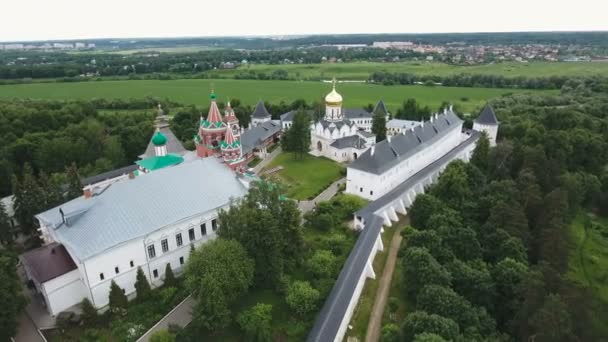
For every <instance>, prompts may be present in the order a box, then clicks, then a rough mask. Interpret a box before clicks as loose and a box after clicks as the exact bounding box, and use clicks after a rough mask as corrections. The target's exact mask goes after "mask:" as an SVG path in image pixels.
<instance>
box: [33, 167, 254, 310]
mask: <svg viewBox="0 0 608 342" xmlns="http://www.w3.org/2000/svg"><path fill="white" fill-rule="evenodd" d="M246 192H247V183H246V182H244V181H242V180H241V178H239V177H238V176H237V175H236V174H235V173H234V172H233V171H232V170H231V169H230V168H228V167H227V166H226V165H224V164H222V163H221V162H219V161H218V160H217V159H216V158H205V159H196V160H194V161H191V162H187V163H182V164H179V165H176V166H171V167H166V168H162V169H159V170H156V171H154V172H150V173H145V174H140V175H139V176H137V177H129V178H128V179H124V180H121V181H117V182H114V183H112V184H109V185H108V186H107V187H105V188H103V189H98V190H97V191H96V192H94V193H87V194H86V195H84V196H81V197H78V198H76V199H74V200H71V201H69V202H66V203H64V204H62V205H60V206H58V207H56V208H53V209H50V210H47V211H45V212H43V213H40V214H38V215H36V218H37V219H38V221H39V223H40V229H39V230H40V232H41V236H42V238H43V240H44V242H45V246H44V247H42V248H39V249H36V250H33V251H30V252H27V253H25V254H23V255H22V256H21V261H22V263H23V265H24V268H25V271H26V274H27V276H28V278H29V279H30V280H31V281H32V282H33V284H34V286H35V290H36V293H37V295H38V297H39V299H41V300H42V301H43V303H44V304H45V306H46V307H47V309H48V311H49V312H50V313H51V314H52V315H57V314H58V313H59V312H61V311H64V310H66V309H68V308H70V307H72V306H74V305H76V304H78V303H80V302H81V301H82V299H84V298H88V299H89V300H90V301H91V303H92V304H93V305H94V306H95V307H96V308H104V307H106V306H107V305H108V302H109V298H108V295H109V291H110V283H111V281H115V282H116V284H118V286H120V287H121V288H122V289H124V290H125V293H126V294H127V295H133V294H135V287H134V285H135V276H136V271H137V268H138V267H141V268H142V269H143V271H144V273H145V275H146V277H147V278H148V280H149V281H150V283H151V284H152V285H153V286H154V285H161V284H162V282H163V279H164V272H165V268H166V266H167V265H170V266H171V268H172V269H173V270H175V271H176V272H177V273H179V272H180V270H181V268H182V266H183V265H184V264H185V262H186V261H187V259H188V256H189V253H190V249H191V248H192V247H191V245H192V246H194V247H196V246H198V245H200V244H203V243H205V242H207V241H209V240H210V239H213V238H215V237H216V234H215V231H216V229H217V226H218V222H217V216H218V211H219V210H220V209H224V208H227V207H228V206H229V204H230V202H231V200H232V199H236V198H241V197H243V196H244V195H245V194H246Z"/></svg>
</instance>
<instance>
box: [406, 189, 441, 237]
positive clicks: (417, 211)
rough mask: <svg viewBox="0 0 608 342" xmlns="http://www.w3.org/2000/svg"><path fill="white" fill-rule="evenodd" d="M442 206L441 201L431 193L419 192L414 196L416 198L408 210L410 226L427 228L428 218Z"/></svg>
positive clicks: (421, 228)
mask: <svg viewBox="0 0 608 342" xmlns="http://www.w3.org/2000/svg"><path fill="white" fill-rule="evenodd" d="M443 207H444V205H443V203H441V201H440V200H439V199H438V198H437V197H435V196H433V195H429V194H420V195H418V196H416V200H415V201H414V204H413V205H412V207H411V208H410V210H409V216H410V220H411V223H412V226H413V227H414V228H416V229H420V230H425V229H428V228H429V227H428V224H427V221H428V219H429V218H430V217H431V215H433V214H435V213H437V212H439V211H440V210H441V208H443Z"/></svg>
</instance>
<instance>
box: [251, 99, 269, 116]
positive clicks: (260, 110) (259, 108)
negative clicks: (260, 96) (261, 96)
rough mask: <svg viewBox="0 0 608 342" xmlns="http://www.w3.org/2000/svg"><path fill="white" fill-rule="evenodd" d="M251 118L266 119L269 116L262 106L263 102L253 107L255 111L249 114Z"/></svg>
mask: <svg viewBox="0 0 608 342" xmlns="http://www.w3.org/2000/svg"><path fill="white" fill-rule="evenodd" d="M251 116H252V117H254V118H267V117H269V116H270V113H268V110H267V109H266V106H265V105H264V101H260V102H258V104H257V105H256V106H255V109H254V110H253V113H251Z"/></svg>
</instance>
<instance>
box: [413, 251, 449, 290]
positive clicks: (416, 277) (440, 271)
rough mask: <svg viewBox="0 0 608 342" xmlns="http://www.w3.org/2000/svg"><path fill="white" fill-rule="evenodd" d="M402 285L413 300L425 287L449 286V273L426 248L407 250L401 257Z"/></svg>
mask: <svg viewBox="0 0 608 342" xmlns="http://www.w3.org/2000/svg"><path fill="white" fill-rule="evenodd" d="M403 269H404V272H403V284H404V285H405V288H406V291H407V293H408V295H409V297H410V298H412V299H414V298H416V296H417V295H418V292H419V291H420V290H421V289H422V288H423V287H424V286H425V285H431V284H436V285H445V286H448V285H450V281H451V278H450V273H449V272H448V271H446V269H445V268H444V267H443V266H442V265H441V264H439V262H437V260H435V258H433V256H432V255H431V254H430V253H429V252H428V250H427V249H426V248H419V247H412V248H408V249H407V250H406V252H405V255H404V257H403Z"/></svg>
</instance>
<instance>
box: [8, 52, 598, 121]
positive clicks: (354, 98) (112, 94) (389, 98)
mask: <svg viewBox="0 0 608 342" xmlns="http://www.w3.org/2000/svg"><path fill="white" fill-rule="evenodd" d="M607 65H608V64H607ZM211 88H214V89H215V91H216V93H217V95H218V98H219V100H220V101H225V100H227V99H229V98H233V99H234V98H237V99H240V100H241V101H242V102H243V103H245V104H249V105H255V103H256V102H258V101H259V100H260V99H263V100H265V101H268V102H271V103H279V102H280V101H286V102H291V101H293V100H295V99H305V100H307V101H318V102H322V101H323V98H324V96H325V95H326V94H327V93H328V92H329V91H330V89H331V86H330V85H329V84H326V83H322V82H304V81H256V80H233V79H217V80H210V79H182V80H171V81H160V80H143V81H137V80H130V81H90V82H77V83H31V84H15V85H1V86H0V99H1V98H31V99H56V100H59V99H91V98H107V99H113V98H122V99H125V98H144V97H147V96H151V97H158V98H168V99H170V100H173V101H176V102H180V103H184V104H195V105H199V106H207V105H208V104H209V91H210V90H211ZM338 91H339V92H340V93H341V94H342V95H343V96H344V106H345V107H347V108H348V107H350V108H357V107H362V106H365V105H367V104H370V103H372V104H374V103H376V102H377V101H378V100H381V99H382V100H384V102H385V104H386V105H387V107H388V109H389V111H396V110H397V108H398V107H400V106H401V104H402V103H403V101H404V100H405V99H407V98H415V99H416V100H417V101H418V102H419V103H421V104H422V105H428V106H429V107H431V108H432V109H437V108H438V107H439V106H440V105H441V103H442V102H443V101H449V102H451V103H453V104H454V105H456V106H458V108H460V110H462V111H473V112H476V111H477V110H479V109H481V107H482V106H483V104H484V103H485V102H486V101H487V100H489V99H492V98H495V97H498V96H501V95H503V94H509V93H520V92H529V93H537V94H541V93H552V94H555V93H557V91H546V90H541V91H539V90H518V89H491V88H464V87H427V86H413V85H409V86H404V85H395V86H381V85H374V84H365V83H349V84H340V85H338Z"/></svg>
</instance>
